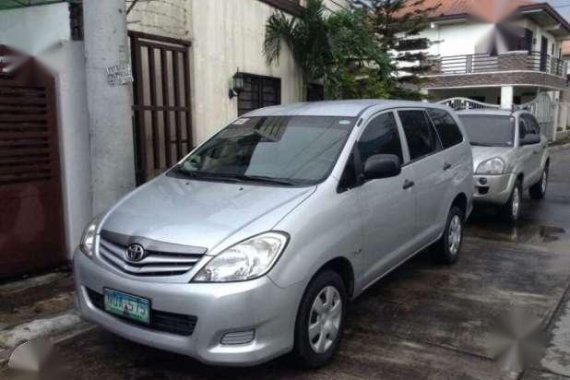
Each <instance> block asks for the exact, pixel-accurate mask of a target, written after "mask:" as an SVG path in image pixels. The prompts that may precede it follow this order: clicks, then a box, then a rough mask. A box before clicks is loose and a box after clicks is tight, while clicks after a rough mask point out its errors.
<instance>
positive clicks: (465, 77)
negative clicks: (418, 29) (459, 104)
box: [425, 71, 567, 90]
mask: <svg viewBox="0 0 570 380" xmlns="http://www.w3.org/2000/svg"><path fill="white" fill-rule="evenodd" d="M502 84H504V85H531V86H538V87H542V86H544V87H554V88H557V89H559V90H565V89H566V88H567V84H566V78H561V77H557V76H554V75H550V74H545V73H541V72H532V71H521V72H497V73H489V74H461V75H439V76H430V77H429V82H428V83H427V84H426V85H425V88H427V89H433V88H455V87H470V86H473V87H476V86H478V87H482V86H501V85H502Z"/></svg>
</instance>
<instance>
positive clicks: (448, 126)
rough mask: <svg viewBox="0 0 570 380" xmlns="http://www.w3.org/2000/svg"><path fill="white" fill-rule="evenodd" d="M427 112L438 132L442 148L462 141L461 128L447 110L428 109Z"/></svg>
mask: <svg viewBox="0 0 570 380" xmlns="http://www.w3.org/2000/svg"><path fill="white" fill-rule="evenodd" d="M428 114H429V116H430V117H431V120H432V121H433V125H434V126H435V129H436V130H437V133H438V134H439V138H440V139H441V143H442V144H443V147H444V148H449V147H452V146H454V145H457V144H460V143H461V142H462V141H463V135H462V134H461V130H460V129H459V127H458V126H457V123H456V122H455V120H454V119H453V117H451V115H450V114H449V112H447V111H444V110H437V109H430V110H428Z"/></svg>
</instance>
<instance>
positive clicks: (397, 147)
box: [358, 112, 404, 165]
mask: <svg viewBox="0 0 570 380" xmlns="http://www.w3.org/2000/svg"><path fill="white" fill-rule="evenodd" d="M358 150H359V152H360V159H361V162H362V165H364V163H365V162H366V160H367V159H368V158H370V157H371V156H373V155H375V154H393V155H396V156H398V157H400V160H402V162H403V160H404V157H403V155H402V143H401V141H400V135H399V134H398V125H397V124H396V118H395V117H394V114H393V113H392V112H388V113H385V114H382V115H380V116H377V117H375V118H374V119H372V121H371V122H370V123H369V124H368V125H367V126H366V130H365V131H364V132H363V133H362V136H361V137H360V141H359V142H358Z"/></svg>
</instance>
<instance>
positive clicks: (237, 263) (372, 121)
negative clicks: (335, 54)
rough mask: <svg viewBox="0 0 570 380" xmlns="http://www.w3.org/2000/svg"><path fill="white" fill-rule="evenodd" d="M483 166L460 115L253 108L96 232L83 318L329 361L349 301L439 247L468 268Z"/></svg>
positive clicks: (313, 362)
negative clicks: (468, 222)
mask: <svg viewBox="0 0 570 380" xmlns="http://www.w3.org/2000/svg"><path fill="white" fill-rule="evenodd" d="M473 186H474V184H473V161H472V154H471V148H470V145H469V141H468V139H467V138H466V137H465V134H464V132H463V129H462V126H461V124H460V122H459V120H458V119H457V117H456V116H455V114H454V113H453V111H451V110H450V109H448V108H446V107H442V106H438V105H431V104H427V103H419V102H403V101H380V100H360V101H338V102H317V103H306V104H295V105H288V106H277V107H271V108H265V109H261V110H257V111H253V112H251V113H249V114H247V115H244V116H243V117H240V118H239V119H237V120H236V121H234V122H233V123H232V124H230V125H229V126H228V127H226V128H224V129H222V130H221V131H220V132H219V133H217V134H216V135H215V136H213V137H212V138H211V139H209V140H208V141H206V142H205V143H203V144H202V145H201V146H199V147H198V148H196V149H195V150H194V151H193V152H191V153H190V154H189V155H188V156H187V157H185V158H184V159H182V160H181V161H180V162H179V163H178V165H176V166H175V167H174V168H172V169H171V170H169V171H168V172H167V173H165V174H163V175H161V176H159V177H158V178H155V179H154V180H152V181H150V182H148V183H146V184H145V185H143V186H141V187H139V188H138V189H136V190H135V191H133V192H132V193H130V194H128V195H127V196H126V197H124V198H123V199H122V200H121V201H120V202H118V203H117V204H116V205H115V206H114V207H112V208H111V209H110V210H109V211H108V212H107V213H105V214H104V215H102V216H101V217H98V218H96V219H95V220H94V221H93V222H92V223H90V224H89V225H88V226H87V227H86V230H85V233H84V236H83V238H82V241H81V244H80V247H79V250H78V252H77V253H76V254H75V256H74V270H75V278H76V286H77V298H78V299H77V305H78V310H79V312H80V314H81V315H82V316H83V317H84V318H86V319H87V320H90V321H93V322H95V323H96V324H98V325H101V326H103V327H104V328H106V329H108V330H110V331H112V332H114V333H116V334H118V335H120V336H123V337H125V338H127V339H130V340H133V341H136V342H139V343H142V344H146V345H149V346H153V347H156V348H160V349H164V350H169V351H173V352H177V353H181V354H185V355H188V356H191V357H193V358H196V359H198V360H200V361H202V362H205V363H210V364H217V365H232V366H236V365H237V366H242V365H254V364H257V363H261V362H264V361H267V360H269V359H271V358H274V357H277V356H280V355H282V354H285V353H288V352H291V351H293V353H294V354H295V355H296V356H297V357H298V358H299V360H300V361H301V363H303V364H305V365H306V366H308V367H318V366H321V365H323V364H325V363H326V362H327V361H328V360H329V359H330V358H331V356H332V355H333V353H334V352H335V350H336V349H337V347H338V344H339V342H340V339H341V336H342V331H343V325H344V321H345V316H346V311H347V309H348V306H349V302H350V301H351V300H353V299H354V298H356V297H358V296H359V295H360V294H362V292H364V291H365V290H366V289H367V288H369V287H370V286H371V285H373V284H374V283H375V282H376V281H378V280H379V279H380V278H382V277H383V276H385V275H386V274H387V273H389V272H390V271H392V270H393V269H395V268H396V267H398V266H399V265H400V264H402V263H403V262H405V261H406V260H408V259H409V258H411V257H412V256H414V255H415V254H416V253H418V252H419V251H421V250H423V249H424V248H426V247H429V246H433V249H432V252H433V253H434V255H435V257H437V259H438V260H439V261H441V262H444V263H448V264H451V263H453V262H455V261H456V260H457V257H458V255H459V252H460V249H461V244H462V239H463V224H464V221H465V219H466V218H467V216H468V215H469V213H470V212H471V209H472V194H473Z"/></svg>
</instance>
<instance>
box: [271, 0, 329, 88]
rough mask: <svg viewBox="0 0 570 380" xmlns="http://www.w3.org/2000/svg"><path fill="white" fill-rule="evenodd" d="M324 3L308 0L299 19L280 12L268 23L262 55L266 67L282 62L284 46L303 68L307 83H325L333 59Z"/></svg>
mask: <svg viewBox="0 0 570 380" xmlns="http://www.w3.org/2000/svg"><path fill="white" fill-rule="evenodd" d="M324 12H325V7H324V5H323V2H322V0H308V1H307V6H306V7H305V8H304V9H303V11H302V12H301V14H300V15H299V16H298V17H294V18H288V17H287V16H285V14H284V13H283V12H277V13H275V14H274V15H272V16H271V17H270V18H269V20H267V24H266V28H265V43H264V46H263V52H264V54H265V56H266V58H267V63H268V64H272V63H274V62H276V61H278V60H279V56H280V55H281V43H282V42H285V44H287V46H288V47H289V49H290V50H291V52H292V54H293V58H294V59H295V62H296V63H297V65H298V66H299V67H300V68H301V70H302V72H303V75H304V80H305V83H309V82H310V81H314V80H318V79H322V78H323V77H324V76H325V75H326V68H327V67H328V66H329V65H330V64H331V62H332V60H333V57H332V52H331V46H330V43H329V28H328V24H327V20H326V18H325V15H324Z"/></svg>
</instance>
